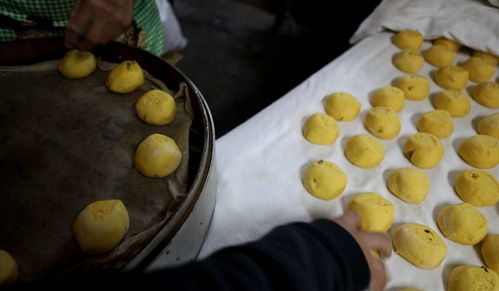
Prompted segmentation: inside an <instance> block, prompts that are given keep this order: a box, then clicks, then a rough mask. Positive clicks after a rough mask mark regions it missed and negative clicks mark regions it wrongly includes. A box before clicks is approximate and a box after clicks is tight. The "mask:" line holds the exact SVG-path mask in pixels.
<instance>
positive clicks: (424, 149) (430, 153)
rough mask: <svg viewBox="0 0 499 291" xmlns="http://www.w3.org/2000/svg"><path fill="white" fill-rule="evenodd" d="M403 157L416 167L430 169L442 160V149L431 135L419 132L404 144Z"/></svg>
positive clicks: (439, 143)
mask: <svg viewBox="0 0 499 291" xmlns="http://www.w3.org/2000/svg"><path fill="white" fill-rule="evenodd" d="M404 155H405V156H406V157H407V159H408V160H409V161H411V163H412V164H413V165H415V166H416V167H419V168H424V169H430V168H433V167H435V166H436V165H437V164H438V163H439V162H440V160H441V159H442V157H443V155H444V147H443V146H442V143H441V142H440V140H439V139H438V138H437V137H436V136H434V135H433V134H431V133H425V132H419V133H416V134H414V135H412V136H411V137H410V138H409V139H408V140H407V141H406V142H405V144H404Z"/></svg>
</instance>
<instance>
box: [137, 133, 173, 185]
mask: <svg viewBox="0 0 499 291" xmlns="http://www.w3.org/2000/svg"><path fill="white" fill-rule="evenodd" d="M181 160H182V152H181V151H180V149H179V148H178V145H177V143H175V141H174V140H173V139H172V138H170V137H168V136H166V135H162V134H158V133H156V134H152V135H150V136H148V137H147V138H145V139H144V140H143V141H142V142H141V143H140V144H139V146H138V147H137V150H136V151H135V168H136V169H137V170H138V171H139V172H141V173H142V174H143V175H144V176H147V177H151V178H162V177H166V176H168V175H170V174H171V173H173V172H174V171H175V170H176V169H177V167H178V166H179V165H180V161H181Z"/></svg>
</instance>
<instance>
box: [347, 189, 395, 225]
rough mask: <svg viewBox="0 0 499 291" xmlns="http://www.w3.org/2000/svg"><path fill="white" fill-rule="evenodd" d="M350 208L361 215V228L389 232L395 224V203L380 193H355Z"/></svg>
mask: <svg viewBox="0 0 499 291" xmlns="http://www.w3.org/2000/svg"><path fill="white" fill-rule="evenodd" d="M348 209H349V210H352V211H354V212H356V213H357V214H358V215H359V216H360V221H361V223H360V229H361V230H363V231H371V232H387V231H388V230H389V229H390V227H392V224H393V213H394V212H395V207H394V206H393V204H392V203H391V202H390V201H389V200H387V199H385V198H384V197H383V196H381V195H380V194H378V193H374V192H365V193H359V194H357V195H355V196H354V197H353V198H352V200H350V203H349V204H348Z"/></svg>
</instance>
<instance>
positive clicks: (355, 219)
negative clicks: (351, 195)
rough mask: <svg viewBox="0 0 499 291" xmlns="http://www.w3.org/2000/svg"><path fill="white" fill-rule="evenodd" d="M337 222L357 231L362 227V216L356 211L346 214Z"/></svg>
mask: <svg viewBox="0 0 499 291" xmlns="http://www.w3.org/2000/svg"><path fill="white" fill-rule="evenodd" d="M337 220H338V221H339V222H340V224H341V225H342V226H343V227H345V228H347V229H351V230H356V229H358V228H359V226H360V216H359V215H358V214H357V213H356V212H354V211H347V212H345V214H343V215H342V216H340V217H338V219H337Z"/></svg>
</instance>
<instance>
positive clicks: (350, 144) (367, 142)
mask: <svg viewBox="0 0 499 291" xmlns="http://www.w3.org/2000/svg"><path fill="white" fill-rule="evenodd" d="M345 156H346V157H347V159H348V160H349V161H350V162H351V163H352V164H354V165H356V166H357V167H361V168H372V167H375V166H377V165H378V164H379V163H381V161H382V160H383V158H384V157H385V150H384V148H383V144H382V143H381V142H380V141H379V140H377V139H376V138H374V137H372V136H370V135H366V134H359V135H355V136H352V137H351V138H349V139H348V141H347V142H346V144H345Z"/></svg>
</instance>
